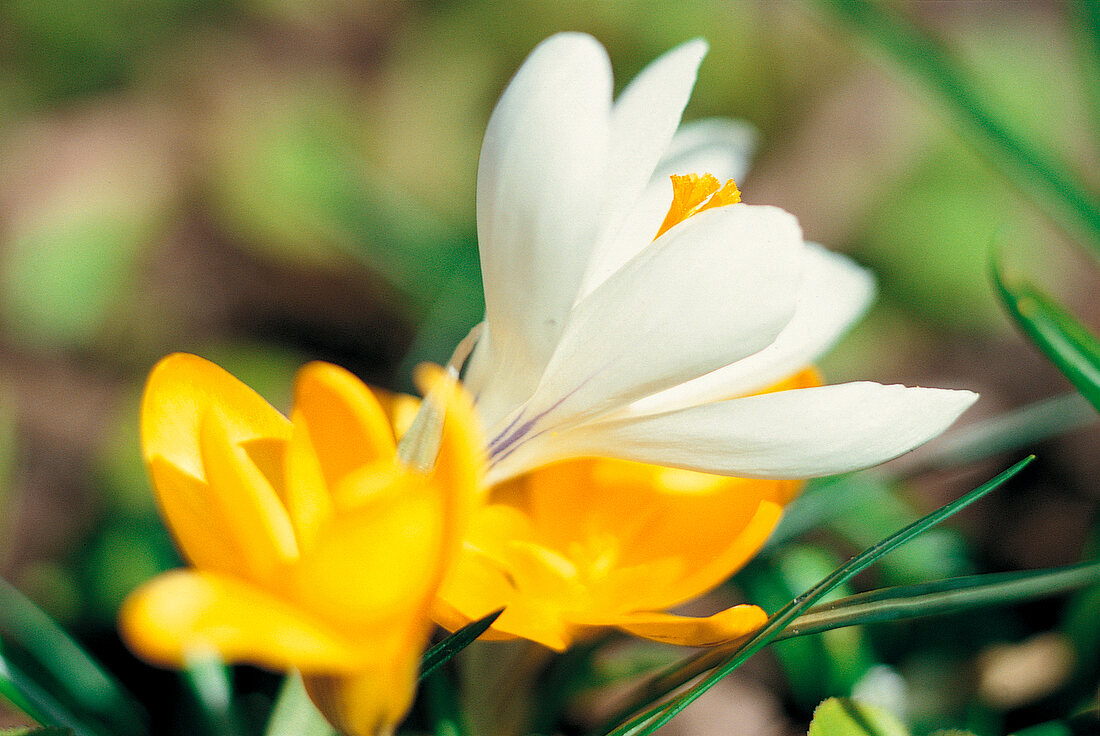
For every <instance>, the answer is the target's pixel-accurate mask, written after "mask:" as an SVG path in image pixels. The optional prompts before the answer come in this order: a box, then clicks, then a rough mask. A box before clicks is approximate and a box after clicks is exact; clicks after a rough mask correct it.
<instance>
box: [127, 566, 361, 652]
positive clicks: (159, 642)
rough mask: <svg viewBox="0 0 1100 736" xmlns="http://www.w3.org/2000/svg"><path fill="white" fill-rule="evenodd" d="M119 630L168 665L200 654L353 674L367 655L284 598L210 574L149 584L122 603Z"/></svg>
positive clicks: (182, 574) (177, 574) (180, 573)
mask: <svg viewBox="0 0 1100 736" xmlns="http://www.w3.org/2000/svg"><path fill="white" fill-rule="evenodd" d="M119 629H120V631H121V632H122V636H123V638H124V639H125V640H126V643H127V644H128V645H129V646H130V648H131V649H133V650H134V651H135V652H136V653H137V654H139V655H140V656H142V657H143V658H145V659H147V660H149V661H151V662H154V663H156V664H159V665H162V666H168V667H180V666H182V665H183V664H184V663H185V661H186V660H187V658H188V657H189V656H191V655H194V654H196V653H201V652H203V651H214V652H217V653H218V655H219V656H220V657H221V658H222V659H224V660H226V661H228V662H241V663H249V664H256V665H260V666H262V667H268V668H271V669H289V668H292V667H296V668H298V669H300V670H302V671H304V672H341V671H353V670H355V669H356V668H359V667H362V666H363V663H364V661H365V659H366V657H367V653H366V652H365V651H364V649H363V648H362V647H361V646H359V645H358V644H357V642H356V641H354V640H349V639H347V638H345V637H342V636H340V635H339V634H338V633H337V632H335V631H333V630H331V629H330V628H328V627H327V626H325V625H324V624H322V623H320V622H318V621H316V620H315V619H313V618H312V617H310V616H309V615H308V614H306V613H305V612H303V611H301V610H299V609H298V608H296V607H293V606H291V605H290V604H288V603H287V602H285V601H283V600H282V599H280V598H276V597H274V596H272V595H270V594H269V593H267V592H265V591H263V590H261V589H259V588H257V587H255V586H253V585H251V584H249V583H247V582H243V581H240V580H236V579H233V578H230V577H226V576H224V575H217V574H214V573H209V572H189V571H184V570H176V571H173V572H169V573H166V574H164V575H161V576H160V577H157V578H154V579H153V580H152V581H150V582H149V583H146V584H145V585H144V586H142V587H141V588H139V589H138V590H137V591H135V592H134V593H133V594H131V596H130V597H129V598H128V599H127V600H126V601H125V603H124V604H123V606H122V609H121V611H120V612H119ZM364 645H365V643H364Z"/></svg>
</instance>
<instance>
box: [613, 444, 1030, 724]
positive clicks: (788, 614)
mask: <svg viewBox="0 0 1100 736" xmlns="http://www.w3.org/2000/svg"><path fill="white" fill-rule="evenodd" d="M1032 460H1034V456H1029V457H1026V458H1024V459H1023V460H1021V461H1020V462H1018V463H1016V464H1015V465H1013V466H1012V467H1011V468H1009V469H1008V470H1005V471H1004V472H1002V473H1000V474H999V475H997V476H996V477H995V478H993V479H991V480H989V481H987V482H986V483H983V484H982V485H981V486H979V487H978V488H976V489H974V490H973V491H971V492H970V493H968V494H966V495H965V496H963V497H962V498H959V499H957V500H955V501H953V502H951V503H949V504H947V505H946V506H942V507H940V508H939V509H937V510H936V511H933V512H932V513H931V514H928V515H927V516H925V517H923V518H922V519H919V520H917V521H915V522H914V523H912V524H910V525H909V526H907V527H905V528H904V529H902V530H900V531H898V532H896V533H894V534H892V535H890V536H889V537H887V538H886V539H883V540H882V541H880V542H879V543H877V544H875V545H873V546H871V547H869V548H868V549H866V550H864V551H863V552H861V553H860V554H858V555H856V556H855V557H853V558H852V559H850V560H848V562H846V563H844V564H843V565H841V566H840V567H838V568H837V569H836V570H834V571H833V572H832V573H831V574H829V575H828V576H826V577H825V578H824V579H823V580H821V581H820V582H819V583H817V585H814V586H813V587H811V588H810V589H809V590H807V591H806V592H805V593H803V594H802V595H800V596H798V597H797V598H796V599H794V600H793V601H791V602H790V603H789V604H787V605H786V606H785V607H783V608H782V609H781V610H780V611H778V612H777V613H776V614H775V615H773V616H772V617H771V618H769V619H768V622H767V623H766V624H765V625H764V627H763V628H762V629H760V631H758V632H757V633H756V634H755V635H753V636H752V637H751V638H750V639H749V640H747V641H746V642H744V643H743V644H741V645H740V646H738V647H737V648H736V649H735V650H734V651H733V652H732V653H731V654H728V655H726V657H725V661H724V662H722V663H720V664H719V665H718V666H717V667H715V669H714V670H713V671H711V672H710V674H708V675H706V676H705V677H704V678H703V679H702V680H701V681H699V682H698V683H696V684H695V685H694V686H692V687H691V688H690V689H688V690H686V691H685V692H683V693H681V694H680V695H678V696H676V697H675V698H673V699H672V700H670V701H668V702H666V703H661V704H658V705H657V706H655V707H653V708H650V709H649V710H647V711H645V712H644V713H642V714H640V715H638V716H636V717H635V718H633V719H631V720H630V721H628V722H626V723H624V724H622V725H621V726H619V727H618V728H616V729H615V730H613V731H611V732H610V734H609V736H645V735H646V734H650V733H652V732H653V731H655V730H656V729H657V728H660V727H661V726H663V725H664V724H666V723H668V722H669V721H670V720H672V718H673V717H674V716H676V714H677V713H679V712H680V711H682V710H683V709H684V708H686V707H687V706H688V705H690V704H691V703H693V702H694V701H695V700H696V699H697V698H699V697H700V696H701V695H703V693H705V692H707V691H708V690H710V689H711V688H712V687H714V685H716V684H717V683H718V682H719V681H720V680H722V679H723V678H724V677H726V676H727V675H729V674H730V673H731V672H733V671H734V670H736V669H737V668H738V667H740V666H741V665H742V664H744V662H745V661H746V660H748V659H749V657H751V656H752V655H754V654H756V653H757V652H758V651H760V650H761V649H763V648H764V647H765V646H767V645H768V644H770V643H771V642H772V641H773V640H774V639H775V638H776V637H777V636H778V635H779V634H780V633H781V632H782V631H783V630H784V629H786V628H787V627H788V626H789V625H790V624H791V623H792V622H794V621H795V620H796V619H797V618H798V617H799V616H801V615H802V614H803V613H805V612H806V611H807V610H808V609H809V608H810V607H811V606H813V605H814V604H815V603H816V602H817V601H819V600H820V599H821V598H822V597H824V596H825V595H826V594H828V593H829V591H831V590H832V589H833V588H835V587H836V586H838V585H840V584H841V583H844V582H845V581H847V580H849V579H851V578H852V577H853V576H855V575H856V574H857V573H859V572H860V571H861V570H863V569H865V568H866V567H868V566H869V565H871V564H872V563H874V562H875V561H876V560H878V559H879V558H880V557H882V556H883V555H885V554H887V553H889V552H891V551H892V550H894V549H896V548H898V547H900V546H901V545H903V544H905V543H906V542H908V541H909V540H911V539H913V538H914V537H917V536H918V535H920V534H921V533H923V532H924V531H925V530H927V529H930V528H931V527H933V526H935V525H936V524H939V523H940V522H941V521H944V520H945V519H947V518H949V517H951V516H953V515H954V514H956V513H958V512H959V511H962V510H963V509H964V508H966V507H967V506H969V505H970V504H972V503H974V502H975V501H977V500H978V499H980V498H982V497H983V496H985V495H986V494H988V493H990V492H992V491H993V490H995V489H997V488H999V487H1000V486H1001V485H1003V484H1004V483H1005V482H1007V481H1008V480H1009V479H1010V478H1012V477H1013V476H1015V475H1016V474H1017V473H1019V472H1020V471H1021V470H1023V469H1024V468H1025V467H1026V466H1027V465H1028V464H1029V463H1031V461H1032ZM688 667H689V668H691V669H697V668H698V663H697V662H689V663H688ZM674 679H675V678H670V682H671V681H673V680H674ZM685 682H686V680H685ZM681 684H683V683H681Z"/></svg>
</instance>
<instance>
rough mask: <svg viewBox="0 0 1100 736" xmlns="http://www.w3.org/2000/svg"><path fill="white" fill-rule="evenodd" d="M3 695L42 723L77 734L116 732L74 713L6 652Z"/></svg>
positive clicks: (0, 680) (0, 681) (1, 660)
mask: <svg viewBox="0 0 1100 736" xmlns="http://www.w3.org/2000/svg"><path fill="white" fill-rule="evenodd" d="M0 696H2V697H3V698H4V699H5V700H7V701H8V702H9V703H10V704H11V705H13V706H15V707H16V708H18V709H19V710H21V711H22V712H23V713H26V714H27V715H28V716H30V717H31V718H33V719H34V720H35V721H37V722H38V723H40V724H42V725H45V726H58V727H62V728H67V729H70V730H71V731H72V732H73V734H74V735H75V736H114V734H112V732H111V731H110V730H108V729H105V728H103V727H102V726H101V725H100V724H98V723H90V722H88V721H86V720H84V719H83V718H81V716H80V715H78V714H75V713H73V712H72V711H71V710H70V709H69V708H68V707H67V706H66V705H65V704H64V703H61V702H60V701H58V700H57V699H56V698H54V697H53V696H52V695H50V693H49V692H47V691H46V690H45V689H43V688H42V687H41V686H40V685H38V684H37V683H36V682H34V680H32V679H31V678H30V677H28V676H27V674H26V673H24V672H23V671H22V670H20V669H19V668H18V667H17V666H16V665H14V664H13V663H11V662H10V661H8V660H7V658H6V657H4V656H3V655H0Z"/></svg>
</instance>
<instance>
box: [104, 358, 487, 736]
mask: <svg viewBox="0 0 1100 736" xmlns="http://www.w3.org/2000/svg"><path fill="white" fill-rule="evenodd" d="M427 383H430V384H433V385H434V386H436V387H437V388H436V389H435V391H436V393H435V394H434V395H436V396H438V400H439V402H440V404H439V405H440V406H442V407H443V408H444V410H445V413H444V417H445V419H444V424H443V428H442V436H441V439H440V444H439V453H438V458H437V460H436V462H435V465H434V468H433V469H432V470H431V471H430V472H420V471H418V470H416V469H413V468H410V467H408V466H406V465H405V464H403V463H402V462H401V461H400V460H399V459H398V456H397V452H396V443H395V437H394V430H393V428H392V426H391V421H390V420H389V419H388V418H387V415H386V413H385V411H384V410H383V408H382V405H381V404H380V403H379V401H378V399H377V398H376V397H375V396H374V395H373V394H372V393H371V391H370V390H369V389H368V388H367V387H366V386H365V385H364V384H363V383H361V382H360V381H359V380H358V379H357V378H355V377H354V376H353V375H351V374H350V373H348V372H347V371H345V370H343V369H342V368H338V367H336V366H334V365H331V364H327V363H311V364H309V365H307V366H305V367H304V368H302V369H301V371H300V372H299V373H298V376H297V380H296V384H295V396H294V410H293V413H292V414H291V416H290V419H287V418H286V417H284V416H282V415H281V414H280V413H279V412H278V411H276V410H275V409H274V408H272V407H271V406H270V405H269V404H268V403H267V402H265V401H264V400H263V399H262V398H260V396H259V395H257V394H256V393H255V392H253V391H252V390H251V389H249V388H248V387H247V386H245V385H244V384H243V383H241V382H240V381H238V380H237V379H235V378H234V377H233V376H231V375H229V374H228V373H226V372H225V371H224V370H222V369H221V368H219V367H218V366H216V365H214V364H212V363H210V362H208V361H206V360H203V359H202V358H198V357H196V356H193V355H185V354H176V355H171V356H168V357H167V358H165V359H163V360H162V361H161V362H160V363H159V364H158V365H157V366H156V368H155V369H154V370H153V372H152V374H151V375H150V377H149V381H148V384H147V386H146V389H145V395H144V399H143V402H142V408H141V443H142V450H143V453H144V457H145V462H146V464H147V466H148V469H149V473H150V475H151V477H152V480H153V485H154V487H155V489H156V496H157V500H158V502H159V504H160V508H161V512H162V514H163V516H164V518H165V519H166V521H167V523H168V525H169V526H170V527H171V529H172V532H173V534H174V536H175V539H176V542H177V544H178V545H179V548H180V550H181V551H182V553H183V555H184V556H185V557H186V558H187V559H188V560H189V561H190V562H191V564H192V565H193V568H192V569H188V570H176V571H172V572H168V573H166V574H164V575H161V576H160V577H158V578H156V579H154V580H152V581H151V582H149V583H148V584H146V585H145V586H143V587H142V588H140V589H139V590H137V591H136V592H135V593H134V594H133V595H131V597H130V598H129V599H128V600H127V601H126V603H125V604H124V606H123V609H122V611H121V614H120V627H121V630H122V633H123V636H124V638H125V639H126V641H127V642H128V643H129V645H130V646H131V647H132V648H133V650H134V651H135V652H137V653H138V654H139V655H141V656H142V657H144V658H146V659H148V660H149V661H151V662H154V663H157V664H160V665H164V666H180V665H182V664H183V663H184V662H185V661H186V660H187V659H188V658H189V657H193V656H201V654H202V653H203V652H213V653H216V654H217V655H219V656H220V657H221V658H223V659H224V660H226V661H230V662H247V663H251V664H256V665H259V666H262V667H267V668H271V669H277V670H279V669H290V668H294V669H297V670H299V671H301V672H302V674H303V676H304V679H305V683H306V688H307V691H308V692H309V693H310V696H311V697H312V698H313V700H314V702H315V703H316V704H317V706H318V707H319V708H320V709H321V711H322V712H323V713H324V714H325V715H326V717H328V718H329V720H330V721H332V723H333V724H334V725H335V726H336V727H337V728H339V729H340V730H341V731H342V732H344V733H346V734H351V735H353V736H370V735H372V734H381V733H388V732H390V731H392V730H393V727H394V726H395V725H396V724H397V723H398V722H399V721H400V720H401V718H402V717H403V716H404V715H405V713H406V712H407V710H408V708H409V706H410V704H411V702H412V697H413V692H414V687H415V680H416V670H417V665H418V662H419V658H420V656H421V653H422V650H423V648H424V645H425V643H426V642H427V639H428V636H429V634H430V631H431V627H432V624H431V621H430V618H429V609H430V606H431V601H432V598H433V596H434V595H435V592H436V589H437V587H438V585H439V582H440V579H441V576H442V574H443V572H444V569H445V567H446V566H447V564H448V563H449V561H450V559H451V558H452V556H453V554H454V552H455V551H456V549H457V548H458V546H459V543H460V535H461V533H462V529H463V527H464V524H465V520H466V519H467V518H468V516H469V511H470V507H471V504H472V503H473V500H474V498H475V494H476V492H477V489H478V487H479V486H480V483H481V481H480V477H481V473H482V470H483V467H482V465H483V460H482V457H483V456H482V453H483V447H484V442H483V440H482V439H481V436H480V432H479V430H478V428H477V421H476V419H475V417H474V414H473V407H472V405H471V403H470V401H469V399H468V398H467V397H466V395H465V394H464V393H463V392H462V391H461V390H460V389H459V388H458V387H457V385H456V384H455V383H454V382H453V381H451V380H450V379H447V378H444V377H443V376H442V374H440V373H438V372H436V373H433V374H432V375H431V376H429V377H428V380H427Z"/></svg>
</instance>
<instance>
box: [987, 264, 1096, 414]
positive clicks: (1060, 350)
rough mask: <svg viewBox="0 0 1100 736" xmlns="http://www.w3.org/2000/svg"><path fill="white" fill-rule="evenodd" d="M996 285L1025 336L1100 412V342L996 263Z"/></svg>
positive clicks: (1062, 309)
mask: <svg viewBox="0 0 1100 736" xmlns="http://www.w3.org/2000/svg"><path fill="white" fill-rule="evenodd" d="M993 284H994V286H995V287H996V289H997V293H998V295H999V296H1000V297H1001V301H1002V302H1003V303H1004V305H1005V307H1006V308H1007V309H1008V312H1009V314H1010V315H1011V316H1012V318H1013V320H1015V322H1016V324H1017V325H1018V326H1019V327H1020V329H1021V330H1022V331H1023V332H1024V334H1025V335H1027V337H1028V338H1029V339H1030V340H1031V341H1032V342H1033V343H1035V345H1036V347H1038V348H1039V349H1040V350H1041V351H1042V352H1043V354H1044V355H1046V356H1047V358H1049V359H1050V361H1051V362H1052V363H1054V365H1055V366H1057V367H1058V370H1060V371H1061V372H1062V373H1063V374H1064V375H1065V377H1066V378H1067V379H1069V382H1070V383H1072V384H1073V386H1074V388H1076V389H1077V390H1078V391H1080V392H1081V395H1082V396H1084V397H1085V398H1086V399H1088V400H1089V403H1091V404H1092V405H1093V406H1094V407H1096V409H1097V411H1100V340H1097V339H1096V336H1094V335H1093V334H1092V333H1091V332H1089V330H1088V328H1086V327H1085V326H1084V325H1083V324H1081V323H1080V322H1079V321H1078V320H1077V319H1075V318H1074V317H1073V315H1072V314H1070V313H1069V312H1068V311H1067V310H1066V309H1065V308H1064V307H1063V306H1062V305H1060V304H1058V303H1057V302H1056V301H1055V300H1054V299H1052V298H1051V297H1050V296H1048V295H1047V294H1045V293H1044V292H1042V291H1041V290H1040V289H1038V288H1037V287H1036V286H1034V285H1032V284H1029V283H1027V282H1014V281H1010V280H1009V279H1006V278H1005V276H1004V273H1003V271H1002V270H1001V267H1000V265H999V264H996V263H995V264H994V266H993Z"/></svg>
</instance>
